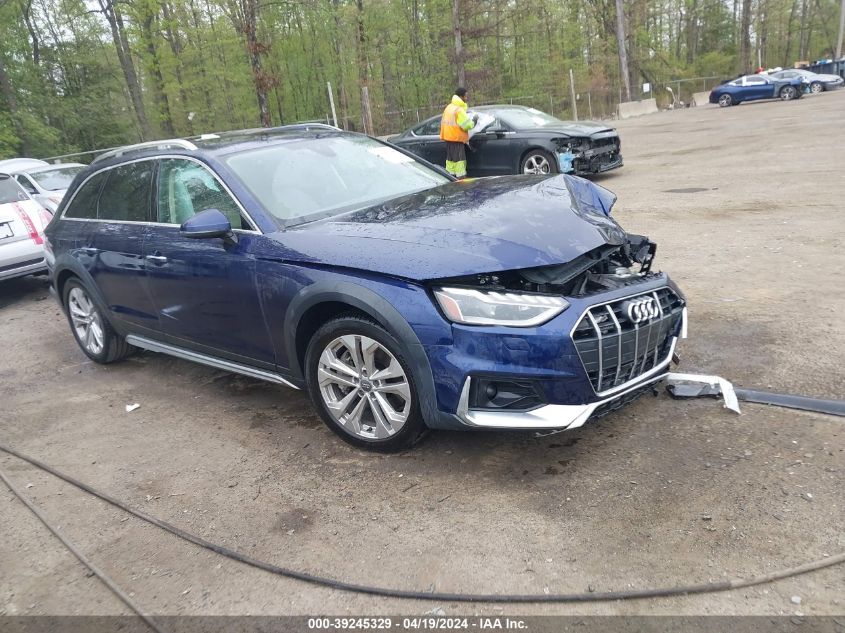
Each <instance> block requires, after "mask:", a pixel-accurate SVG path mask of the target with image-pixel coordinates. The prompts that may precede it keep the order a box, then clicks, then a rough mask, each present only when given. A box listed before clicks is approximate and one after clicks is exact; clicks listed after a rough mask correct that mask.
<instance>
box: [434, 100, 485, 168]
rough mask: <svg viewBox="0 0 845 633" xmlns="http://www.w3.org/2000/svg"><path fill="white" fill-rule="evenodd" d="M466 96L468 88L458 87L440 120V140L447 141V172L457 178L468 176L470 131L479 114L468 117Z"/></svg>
mask: <svg viewBox="0 0 845 633" xmlns="http://www.w3.org/2000/svg"><path fill="white" fill-rule="evenodd" d="M466 94H467V89H466V88H464V87H462V86H461V87H458V88H457V89H456V90H455V94H454V95H453V96H452V101H451V103H449V105H447V106H446V109H445V110H443V118H442V119H441V120H440V140H442V141H446V171H448V172H449V173H450V174H452V175H453V176H455V177H456V178H464V177H465V176H466V175H467V154H466V144H467V143H468V142H469V131H470V130H471V129H472V128H474V127H475V123H476V121H478V115H477V114H474V115H473V116H472V118H470V117H469V116H468V115H467V104H466V101H464V99H466Z"/></svg>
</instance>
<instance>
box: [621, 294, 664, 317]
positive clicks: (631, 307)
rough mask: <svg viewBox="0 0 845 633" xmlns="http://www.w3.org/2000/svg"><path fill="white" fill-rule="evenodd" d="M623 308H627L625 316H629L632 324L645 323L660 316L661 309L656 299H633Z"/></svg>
mask: <svg viewBox="0 0 845 633" xmlns="http://www.w3.org/2000/svg"><path fill="white" fill-rule="evenodd" d="M623 307H624V308H625V314H627V315H628V318H629V319H631V322H632V323H644V322H646V321H651V320H652V319H653V318H655V317H657V316H659V315H660V307H659V306H658V305H657V302H656V301H655V300H654V297H639V298H638V299H631V300H630V301H626V302H625V304H624V305H623Z"/></svg>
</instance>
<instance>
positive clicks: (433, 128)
mask: <svg viewBox="0 0 845 633" xmlns="http://www.w3.org/2000/svg"><path fill="white" fill-rule="evenodd" d="M440 119H441V117H437V118H436V119H432V120H431V121H429V122H428V123H426V124H425V127H424V128H423V130H424V131H423V134H425V135H426V136H437V135H438V134H440Z"/></svg>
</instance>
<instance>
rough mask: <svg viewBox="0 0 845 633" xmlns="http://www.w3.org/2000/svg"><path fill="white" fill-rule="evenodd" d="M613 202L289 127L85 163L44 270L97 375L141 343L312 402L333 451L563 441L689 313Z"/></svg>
mask: <svg viewBox="0 0 845 633" xmlns="http://www.w3.org/2000/svg"><path fill="white" fill-rule="evenodd" d="M614 201H615V196H613V194H611V193H610V192H608V191H607V190H605V189H603V188H601V187H599V186H597V185H594V184H592V183H590V182H589V181H587V180H583V179H581V178H577V177H572V176H560V175H558V176H556V175H546V176H506V177H500V178H487V179H478V180H463V181H455V180H454V179H453V178H451V177H450V176H449V175H448V174H446V173H445V172H444V171H443V170H441V169H440V168H438V167H435V166H433V165H431V164H428V163H426V162H424V161H422V160H421V159H419V158H417V157H415V156H413V155H412V154H410V153H407V152H405V151H403V150H401V149H398V148H396V147H393V146H391V145H390V144H388V143H385V142H381V141H379V140H376V139H373V138H370V137H367V136H363V135H358V134H350V133H345V132H342V131H340V130H337V129H335V128H330V127H328V126H319V125H317V126H314V125H311V126H289V127H283V128H276V129H272V130H261V131H254V132H253V131H250V132H240V133H228V134H224V135H205V136H203V137H200V138H197V139H192V140H178V139H177V140H173V141H160V142H156V143H151V144H146V145H140V146H131V147H128V148H123V149H120V150H117V151H113V152H111V153H110V154H107V155H105V156H102V157H100V158H99V159H98V160H96V161H95V162H94V163H93V164H92V165H91V166H89V167H88V168H87V169H86V170H85V171H84V172H82V173H81V174H79V175H78V176H77V177H76V179H75V180H74V182H73V183H72V185H71V188H70V190H69V192H68V194H67V196H66V197H65V199H64V200H63V201H62V204H61V207H60V209H59V211H58V212H57V214H56V216H55V218H54V220H53V221H52V222H51V223H50V225H49V226H48V228H47V229H46V236H47V239H46V245H47V252H48V258H47V259H48V265H49V268H50V271H51V278H52V286H53V290H54V292H55V295H56V297H57V298H58V300H59V301H60V303H61V306H62V308H63V310H64V311H65V313H66V314H67V318H68V322H69V324H70V329H71V332H72V333H73V336H74V337H75V338H76V341H77V343H78V344H79V345H80V347H81V348H82V351H83V352H84V353H85V354H86V355H87V356H88V357H89V358H91V359H92V360H94V361H96V362H98V363H111V362H114V361H117V360H120V359H122V358H124V357H126V356H127V355H128V354H130V353H131V352H132V351H133V350H135V349H136V348H142V349H146V350H151V351H154V352H161V353H165V354H171V355H173V356H177V357H179V358H183V359H187V360H191V361H195V362H199V363H204V364H206V365H211V366H213V367H217V368H220V369H224V370H227V371H232V372H238V373H241V374H245V375H247V376H252V377H255V378H260V379H264V380H268V381H271V382H275V383H278V384H282V385H287V386H289V387H293V388H296V389H307V390H308V392H309V394H310V396H311V398H312V400H313V403H314V406H315V407H316V410H317V411H318V412H319V414H320V416H321V417H322V418H323V420H324V421H325V422H326V424H327V425H328V427H329V428H330V429H331V430H332V431H334V432H335V433H337V434H338V435H339V436H340V437H342V438H343V439H344V440H346V441H348V442H350V443H351V444H354V445H357V446H361V447H365V448H368V449H373V450H380V451H391V450H398V449H402V448H405V447H408V446H410V445H412V444H413V443H415V442H416V441H417V440H418V439H419V438H420V437H422V436H423V435H424V433H425V431H426V430H427V429H430V428H431V429H567V428H574V427H578V426H581V425H583V424H584V423H585V422H586V421H587V420H588V419H589V418H590V417H592V416H598V415H601V414H602V413H606V412H608V411H611V410H614V409H616V408H618V407H620V406H621V405H623V404H625V403H626V402H628V401H630V400H632V399H634V398H635V397H637V396H638V395H640V394H641V393H644V392H645V391H649V390H651V389H653V388H654V385H655V383H656V382H657V381H659V380H660V379H661V378H662V377H663V376H664V375H665V374H666V373H667V371H668V366H669V363H670V361H671V360H672V357H673V354H674V351H675V345H676V342H677V339H678V338H679V337H681V336H682V335H683V334H684V332H685V327H686V305H685V299H684V296H683V294H682V293H681V291H680V290H679V289H678V288H677V287H676V286H675V284H673V283H672V282H671V281H670V280H669V277H668V276H667V275H666V274H664V273H662V272H657V271H656V270H654V269H653V267H652V264H653V260H654V254H655V249H656V246H655V244H654V243H652V242H651V241H649V240H648V238H646V237H643V236H640V235H634V234H629V233H626V232H625V231H624V230H622V228H621V227H620V226H619V225H618V224H617V223H616V222H615V221H614V220H613V219H612V218H611V217H610V209H611V206H612V205H613V203H614ZM174 395H176V394H174Z"/></svg>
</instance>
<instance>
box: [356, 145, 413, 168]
mask: <svg viewBox="0 0 845 633" xmlns="http://www.w3.org/2000/svg"><path fill="white" fill-rule="evenodd" d="M367 151H368V152H370V154H375V155H376V156H378V157H379V158H381V159H383V160H386V161H387V162H388V163H394V164H395V165H401V164H402V163H412V162H414V159H413V158H411V157H410V156H408V155H406V154H403V153H402V152H399V151H397V150H395V149H393V148H392V147H371V148H370V149H369V150H367Z"/></svg>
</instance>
